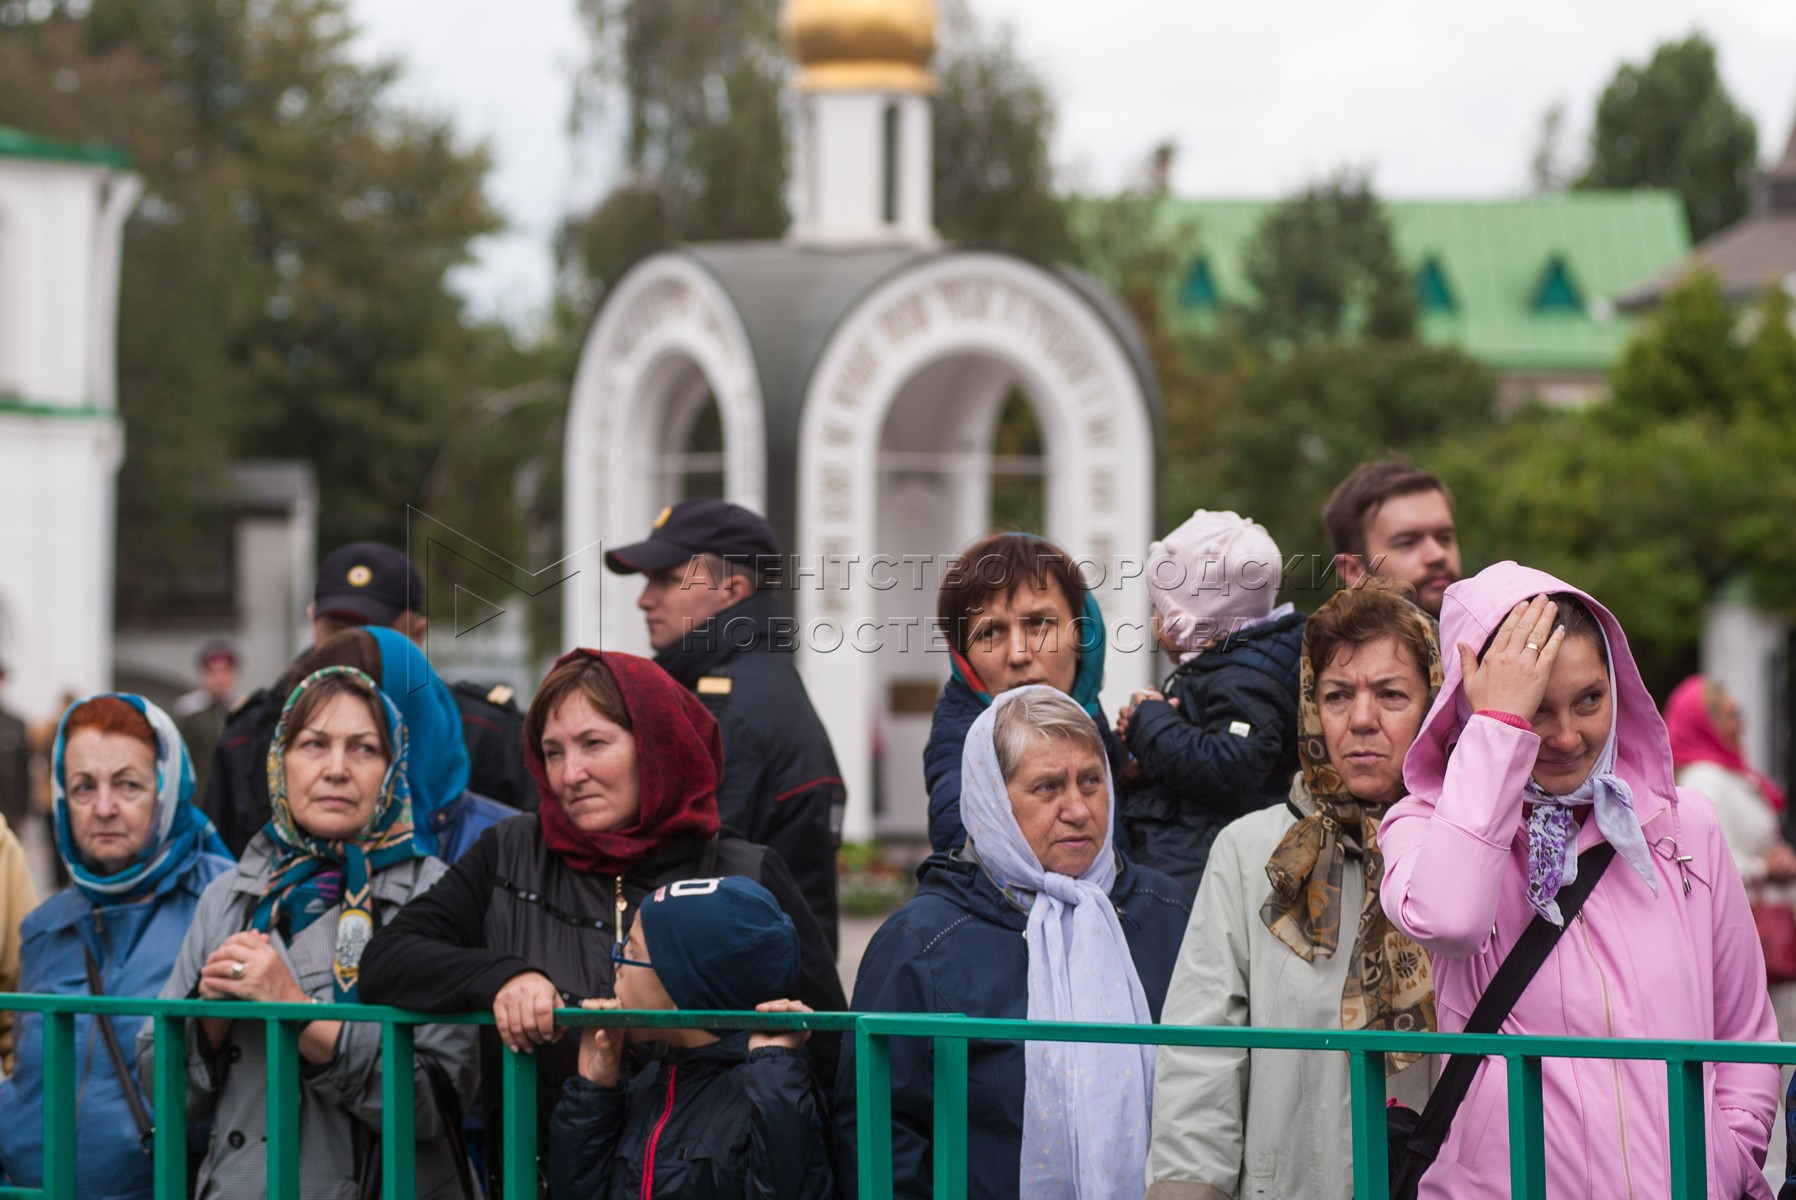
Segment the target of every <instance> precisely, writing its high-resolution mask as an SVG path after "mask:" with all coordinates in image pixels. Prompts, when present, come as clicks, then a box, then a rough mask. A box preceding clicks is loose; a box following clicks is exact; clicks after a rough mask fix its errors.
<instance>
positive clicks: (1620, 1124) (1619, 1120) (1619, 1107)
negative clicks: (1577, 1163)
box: [1578, 909, 1634, 1197]
mask: <svg viewBox="0 0 1796 1200" xmlns="http://www.w3.org/2000/svg"><path fill="white" fill-rule="evenodd" d="M1578 924H1579V925H1581V926H1583V933H1584V949H1585V950H1587V951H1588V952H1589V954H1590V962H1591V965H1592V966H1594V967H1595V968H1596V978H1597V982H1598V983H1600V984H1602V985H1603V1035H1604V1036H1605V1037H1610V1038H1613V1037H1614V1036H1615V1013H1614V1010H1613V1009H1612V1008H1611V1007H1610V1004H1609V977H1608V976H1606V975H1604V974H1603V964H1602V961H1601V960H1600V959H1598V958H1597V956H1596V944H1595V943H1594V942H1592V941H1591V940H1590V926H1589V924H1588V923H1587V922H1586V921H1585V920H1584V913H1583V910H1582V909H1580V910H1579V912H1578ZM1609 1075H1610V1078H1611V1080H1613V1082H1614V1084H1615V1127H1616V1129H1617V1130H1618V1131H1619V1132H1620V1133H1621V1177H1622V1181H1623V1182H1624V1183H1625V1184H1626V1185H1627V1194H1628V1196H1630V1197H1632V1196H1633V1194H1634V1169H1633V1165H1632V1164H1631V1163H1630V1162H1629V1160H1628V1110H1627V1106H1626V1104H1625V1102H1624V1100H1623V1097H1622V1087H1621V1064H1620V1063H1618V1062H1616V1061H1615V1060H1614V1059H1611V1060H1609Z"/></svg>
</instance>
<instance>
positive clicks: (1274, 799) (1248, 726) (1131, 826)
mask: <svg viewBox="0 0 1796 1200" xmlns="http://www.w3.org/2000/svg"><path fill="white" fill-rule="evenodd" d="M1303 627H1304V617H1303V614H1302V613H1291V614H1290V615H1289V616H1286V617H1283V618H1280V619H1279V620H1277V621H1273V622H1271V623H1269V624H1266V625H1259V626H1255V627H1254V628H1251V629H1248V630H1246V631H1244V632H1242V633H1239V634H1236V635H1234V636H1232V637H1230V638H1229V639H1228V640H1227V641H1225V642H1223V643H1222V644H1221V645H1219V646H1214V647H1212V648H1210V649H1208V650H1206V651H1204V652H1203V653H1202V654H1200V655H1198V656H1197V657H1196V658H1194V659H1192V660H1191V661H1190V662H1188V663H1185V664H1184V665H1183V666H1181V667H1179V669H1178V670H1176V671H1174V672H1173V673H1172V675H1171V677H1170V678H1168V679H1167V681H1166V683H1165V685H1164V686H1163V687H1162V688H1161V691H1162V693H1163V694H1164V695H1165V696H1166V697H1167V700H1172V699H1174V698H1175V697H1176V698H1177V700H1178V702H1179V706H1178V707H1177V708H1174V707H1173V706H1172V705H1171V704H1170V703H1165V702H1162V701H1159V700H1149V701H1146V702H1145V703H1143V704H1141V705H1140V706H1139V707H1138V708H1136V710H1135V715H1134V717H1133V718H1131V720H1130V721H1129V733H1128V748H1129V753H1130V754H1131V755H1132V756H1133V757H1134V759H1135V762H1136V763H1137V764H1138V768H1139V771H1138V773H1139V775H1140V776H1141V777H1140V778H1137V779H1135V780H1133V781H1131V782H1127V783H1125V784H1124V785H1123V788H1122V793H1123V798H1122V817H1123V826H1124V827H1125V828H1126V829H1127V830H1128V833H1129V842H1128V845H1129V853H1130V854H1131V855H1132V856H1133V857H1134V859H1135V861H1136V862H1138V863H1143V864H1145V865H1147V866H1151V867H1154V868H1156V869H1158V870H1161V871H1164V872H1166V873H1167V874H1168V875H1171V876H1172V877H1173V878H1174V879H1176V880H1178V881H1179V883H1180V884H1182V885H1183V886H1184V888H1185V890H1186V892H1187V894H1189V895H1191V896H1196V895H1197V885H1198V882H1199V880H1201V879H1202V878H1203V873H1204V865H1205V864H1206V863H1207V862H1209V859H1210V844H1211V843H1212V842H1214V841H1215V840H1216V835H1217V834H1218V833H1220V832H1221V831H1222V827H1223V826H1225V825H1227V824H1228V823H1229V822H1231V821H1234V820H1236V819H1237V818H1240V817H1244V816H1246V815H1247V814H1248V813H1250V812H1255V811H1257V810H1259V809H1262V808H1270V807H1271V806H1272V805H1274V804H1282V803H1283V802H1284V800H1285V797H1286V796H1287V795H1288V794H1289V793H1290V790H1291V776H1292V774H1293V773H1295V772H1296V770H1297V677H1298V671H1299V664H1300V663H1301V661H1302V659H1303Z"/></svg>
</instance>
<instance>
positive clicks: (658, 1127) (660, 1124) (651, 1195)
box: [619, 884, 680, 1200]
mask: <svg viewBox="0 0 1796 1200" xmlns="http://www.w3.org/2000/svg"><path fill="white" fill-rule="evenodd" d="M619 886H622V885H621V884H620V885H619ZM679 1072H680V1068H678V1067H668V1068H667V1107H666V1108H664V1109H662V1110H661V1119H660V1120H659V1121H656V1122H655V1131H654V1132H653V1133H651V1134H649V1147H648V1150H647V1151H645V1152H644V1154H643V1156H642V1200H655V1147H656V1146H657V1145H659V1144H660V1142H661V1131H662V1130H663V1129H666V1128H667V1118H669V1117H671V1116H673V1106H674V1076H675V1075H677V1074H679Z"/></svg>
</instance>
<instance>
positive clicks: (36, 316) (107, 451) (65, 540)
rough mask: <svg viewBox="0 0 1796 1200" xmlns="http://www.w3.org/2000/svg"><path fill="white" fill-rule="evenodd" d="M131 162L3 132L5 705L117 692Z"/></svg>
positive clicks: (134, 182) (0, 484)
mask: <svg viewBox="0 0 1796 1200" xmlns="http://www.w3.org/2000/svg"><path fill="white" fill-rule="evenodd" d="M140 190H141V185H140V183H139V180H138V177H137V175H136V174H135V173H134V172H133V171H132V169H131V160H130V159H129V158H128V157H126V156H125V155H124V154H122V153H121V152H119V151H116V150H111V149H107V148H104V147H96V146H86V145H75V144H71V143H67V142H59V141H53V140H50V139H48V138H42V137H36V136H33V135H31V134H27V133H21V132H19V131H17V130H12V129H6V128H0V514H4V515H3V516H0V661H3V662H5V663H6V664H7V666H8V679H7V705H8V707H10V708H13V709H14V710H15V711H19V712H27V713H40V712H45V711H48V710H49V709H50V707H51V705H52V703H53V702H54V701H55V699H56V697H57V696H58V695H60V694H61V693H62V692H63V691H65V690H66V691H74V692H78V693H85V692H91V691H96V690H99V689H100V688H103V687H106V686H108V685H110V683H111V681H112V627H113V622H112V611H113V597H112V588H113V513H114V480H115V478H116V476H117V473H118V466H119V460H120V457H121V454H122V453H123V449H124V439H123V433H122V426H121V424H120V421H119V416H118V402H117V383H118V376H117V353H116V339H117V331H118V282H119V253H120V245H121V241H122V238H123V236H124V224H125V218H126V217H127V216H129V215H130V212H131V209H132V206H133V205H134V204H136V202H137V197H138V194H139V192H140Z"/></svg>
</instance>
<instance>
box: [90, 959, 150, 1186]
mask: <svg viewBox="0 0 1796 1200" xmlns="http://www.w3.org/2000/svg"><path fill="white" fill-rule="evenodd" d="M81 956H82V957H83V958H85V959H86V960H87V990H88V991H89V992H91V993H92V994H93V995H96V996H104V995H105V994H106V988H105V986H104V985H103V984H102V983H101V982H100V964H99V963H97V962H95V961H94V954H93V951H92V950H89V949H88V948H87V947H86V946H82V947H81ZM94 1023H95V1024H97V1025H98V1026H99V1027H100V1040H101V1041H103V1042H105V1043H106V1057H107V1058H110V1059H111V1060H112V1072H113V1074H115V1075H117V1076H118V1088H119V1091H121V1092H123V1093H124V1095H125V1106H126V1107H127V1108H129V1109H130V1110H131V1122H132V1124H134V1125H136V1126H137V1145H138V1148H139V1149H140V1150H142V1151H143V1152H144V1153H145V1154H153V1153H155V1147H156V1126H155V1124H154V1123H153V1122H152V1121H151V1120H150V1110H149V1106H148V1105H146V1104H145V1103H144V1102H143V1093H142V1092H140V1091H138V1090H137V1080H136V1079H135V1078H133V1077H132V1075H131V1068H130V1067H129V1066H127V1065H126V1064H125V1052H124V1051H123V1050H121V1049H120V1048H119V1044H118V1031H117V1030H115V1029H113V1027H112V1018H111V1017H110V1016H108V1015H107V1014H106V1013H95V1014H94Z"/></svg>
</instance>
